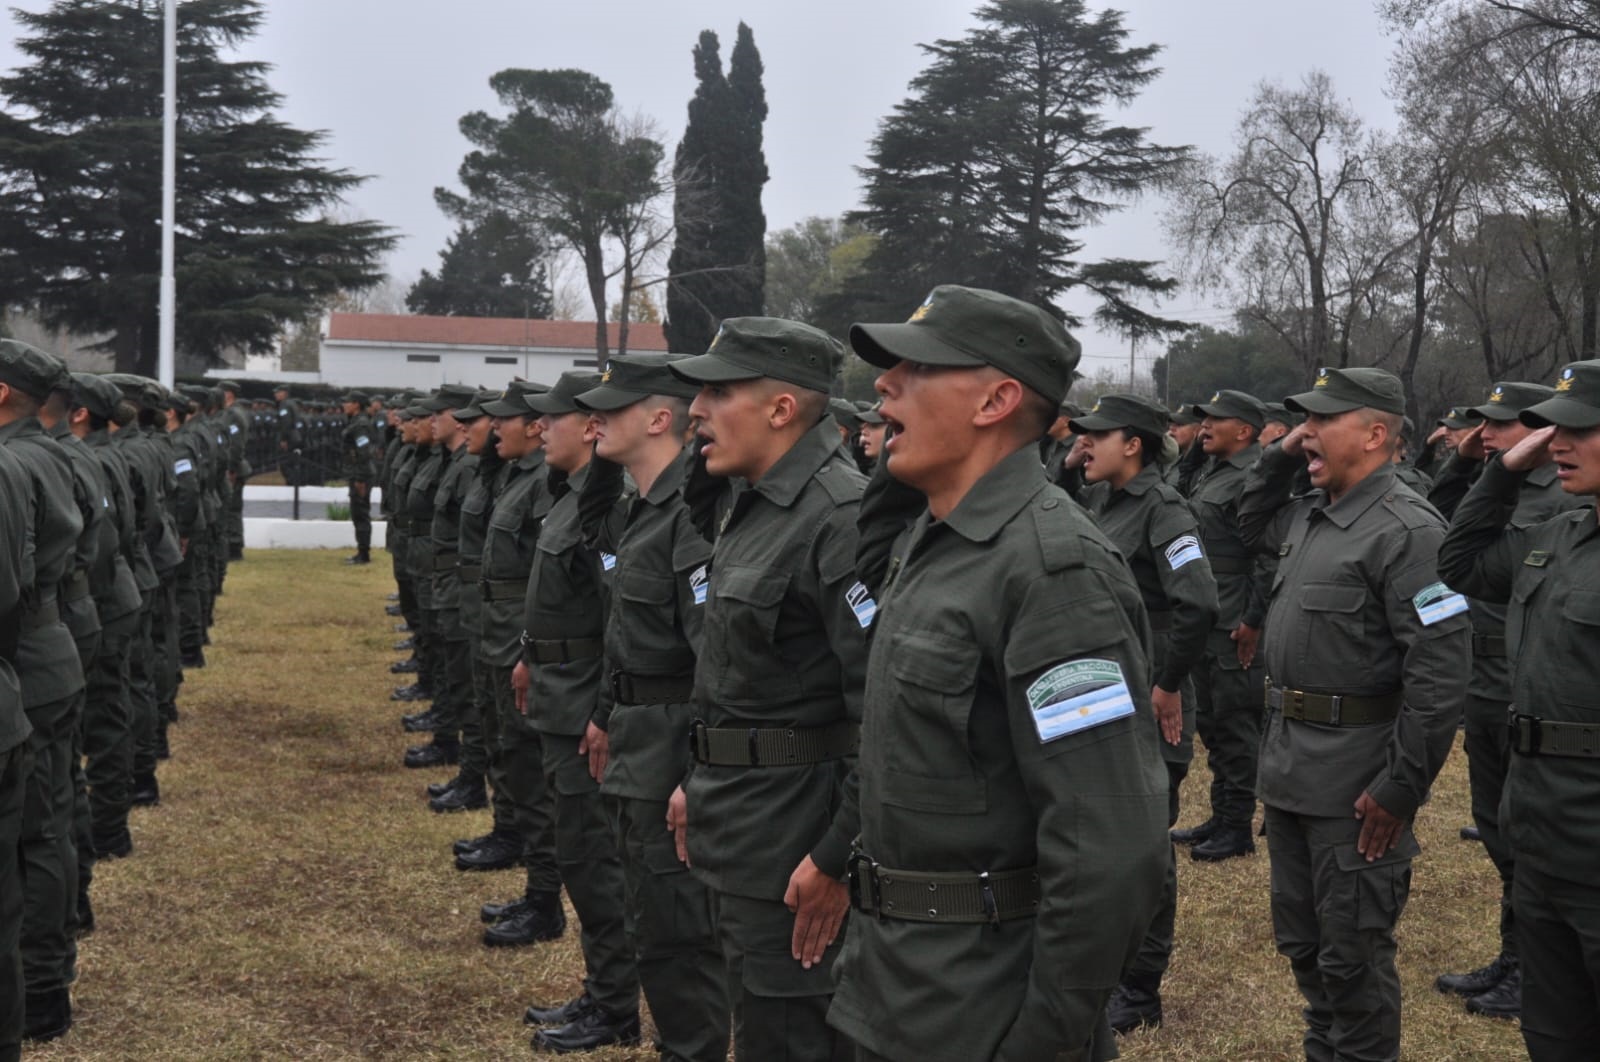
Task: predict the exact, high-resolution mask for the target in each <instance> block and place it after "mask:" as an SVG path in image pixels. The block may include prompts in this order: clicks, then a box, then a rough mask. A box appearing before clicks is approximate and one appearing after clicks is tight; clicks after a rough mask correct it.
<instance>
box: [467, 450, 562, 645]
mask: <svg viewBox="0 0 1600 1062" xmlns="http://www.w3.org/2000/svg"><path fill="white" fill-rule="evenodd" d="M502 475H503V476H504V477H505V478H504V483H503V485H502V486H501V487H500V489H499V490H498V492H497V493H496V495H495V499H494V506H493V507H492V508H491V509H490V511H489V519H488V522H487V525H486V528H485V536H484V540H483V579H484V601H483V616H482V623H481V627H480V631H481V633H482V644H481V646H480V647H479V650H478V655H479V657H480V658H482V659H483V660H487V661H488V662H489V663H490V664H493V665H494V666H495V667H505V668H509V667H512V666H513V665H515V664H516V662H517V660H518V659H519V658H520V657H521V655H522V642H521V635H522V630H523V622H522V621H523V611H524V608H523V605H524V602H525V601H526V599H527V596H528V573H529V571H530V570H531V569H532V568H533V558H534V551H535V550H536V549H537V547H538V544H539V532H540V528H541V526H542V525H543V524H544V519H545V517H546V516H548V515H549V513H550V505H551V502H552V499H551V497H550V491H549V486H548V485H549V482H550V470H549V468H547V467H546V466H545V463H544V454H543V453H541V452H539V451H537V450H536V451H534V452H533V453H531V454H528V455H526V456H524V457H521V458H518V459H517V460H516V461H513V462H511V463H509V464H507V465H505V466H504V468H503V471H502Z"/></svg>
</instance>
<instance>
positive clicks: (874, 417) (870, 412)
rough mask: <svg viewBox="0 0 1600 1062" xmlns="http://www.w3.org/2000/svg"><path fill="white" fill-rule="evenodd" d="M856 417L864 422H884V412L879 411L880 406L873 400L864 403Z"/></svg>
mask: <svg viewBox="0 0 1600 1062" xmlns="http://www.w3.org/2000/svg"><path fill="white" fill-rule="evenodd" d="M856 417H857V419H859V420H860V421H861V423H863V424H882V423H884V419H883V414H882V413H879V412H878V407H877V406H876V405H875V404H873V403H871V402H867V403H864V404H863V406H862V408H861V409H860V410H859V411H858V412H857V413H856Z"/></svg>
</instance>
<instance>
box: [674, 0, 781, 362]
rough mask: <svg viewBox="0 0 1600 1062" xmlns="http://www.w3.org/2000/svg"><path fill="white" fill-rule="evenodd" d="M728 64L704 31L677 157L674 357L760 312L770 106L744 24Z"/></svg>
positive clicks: (757, 55) (714, 39)
mask: <svg viewBox="0 0 1600 1062" xmlns="http://www.w3.org/2000/svg"><path fill="white" fill-rule="evenodd" d="M731 60H732V61H731V64H730V68H729V70H728V72H727V73H726V74H725V73H724V72H723V67H722V56H721V44H720V42H719V41H718V39H717V35H716V34H715V33H713V32H712V31H711V30H704V31H702V32H701V34H700V40H699V42H698V43H697V44H696V45H695V48H694V68H695V78H696V80H697V81H698V82H699V84H698V86H697V87H696V89H695V94H694V97H693V98H692V99H691V100H690V101H689V121H688V124H687V126H685V128H684V133H683V140H682V141H680V142H679V144H678V152H677V155H676V157H675V160H674V173H675V176H676V179H677V194H676V198H675V201H674V203H673V218H674V223H675V225H676V231H675V233H674V242H673V248H672V256H671V258H670V259H669V260H668V263H667V271H668V274H669V276H670V278H671V279H669V280H668V282H667V324H666V334H667V342H668V344H669V345H670V346H671V348H672V349H673V350H676V351H685V352H690V353H695V352H699V351H703V350H705V349H706V348H707V347H708V346H710V345H711V340H712V338H713V337H714V336H715V335H716V331H717V325H718V323H719V322H720V321H721V320H722V319H723V318H725V317H741V316H748V315H752V314H759V313H761V312H762V302H763V289H764V287H765V283H766V232H767V219H766V215H765V214H764V213H763V212H762V209H761V189H762V186H763V185H765V184H766V182H767V163H766V156H765V155H764V153H763V151H762V128H763V125H764V124H765V122H766V117H767V101H766V90H765V89H764V88H763V87H762V84H761V74H762V67H761V55H760V53H759V52H758V51H757V50H756V45H755V36H754V35H753V34H752V33H751V32H750V28H749V27H748V26H746V25H745V24H744V23H742V22H741V23H740V24H739V37H738V40H737V42H736V43H735V46H734V50H733V55H732V57H731Z"/></svg>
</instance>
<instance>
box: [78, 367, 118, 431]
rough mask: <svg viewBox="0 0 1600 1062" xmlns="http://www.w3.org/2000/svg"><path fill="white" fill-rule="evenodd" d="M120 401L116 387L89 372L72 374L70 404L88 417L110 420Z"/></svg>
mask: <svg viewBox="0 0 1600 1062" xmlns="http://www.w3.org/2000/svg"><path fill="white" fill-rule="evenodd" d="M121 401H122V392H121V391H120V390H118V389H117V385H116V384H114V383H112V382H111V381H109V380H106V379H103V378H102V377H99V376H96V375H94V374H93V373H89V372H75V373H73V374H72V402H73V404H74V405H78V406H82V407H83V408H84V409H87V410H88V411H89V415H90V416H95V417H99V418H100V419H101V420H110V419H111V418H112V416H113V415H115V413H116V409H117V406H118V404H119V403H121Z"/></svg>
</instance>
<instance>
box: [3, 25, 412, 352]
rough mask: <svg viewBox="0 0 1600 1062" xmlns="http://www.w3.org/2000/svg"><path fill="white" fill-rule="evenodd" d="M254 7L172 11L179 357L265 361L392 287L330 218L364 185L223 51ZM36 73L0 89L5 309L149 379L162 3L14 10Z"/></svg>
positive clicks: (243, 30) (370, 250)
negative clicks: (360, 296) (288, 119)
mask: <svg viewBox="0 0 1600 1062" xmlns="http://www.w3.org/2000/svg"><path fill="white" fill-rule="evenodd" d="M262 13H263V9H262V5H261V4H260V3H259V2H258V0H191V2H189V3H185V4H182V5H180V6H179V7H178V23H179V24H178V67H179V73H178V86H179V87H178V113H179V128H178V152H179V157H178V216H177V224H176V227H175V241H176V250H177V265H176V274H177V285H178V319H177V337H178V346H179V349H180V350H181V351H183V352H184V353H187V354H189V355H192V356H198V357H201V358H214V357H215V356H216V355H217V354H219V353H220V352H221V351H222V350H223V349H225V348H229V347H240V348H244V349H246V350H249V351H255V352H262V351H266V350H270V349H271V347H272V345H273V342H274V340H275V339H276V337H277V336H278V334H279V333H280V331H281V330H282V328H283V326H284V325H285V324H286V323H289V322H294V321H297V320H301V319H304V318H306V317H307V316H309V315H311V314H313V313H315V312H317V311H318V307H319V305H320V304H321V303H322V301H323V300H325V299H327V298H329V297H331V296H332V295H333V294H334V293H336V292H339V291H350V290H359V289H362V288H365V287H370V286H371V285H373V284H376V283H377V282H379V281H380V280H381V279H382V271H381V268H380V262H381V259H382V257H383V255H384V254H385V253H386V252H387V251H388V250H389V249H390V248H391V247H392V246H393V245H394V238H393V237H392V236H391V235H390V233H389V230H388V229H387V228H385V227H384V226H382V225H379V224H377V223H374V222H370V221H342V220H337V219H335V218H333V217H331V216H330V215H331V213H332V212H333V211H334V210H335V208H336V207H337V205H338V203H339V201H340V197H341V196H342V195H343V194H344V193H346V192H349V191H350V190H351V189H353V188H355V187H356V186H357V185H358V184H360V183H361V181H362V180H364V178H361V177H359V176H356V175H355V174H352V173H350V172H349V171H346V170H340V169H331V168H328V167H327V166H325V165H323V164H322V162H321V160H320V159H318V158H317V157H316V152H317V150H318V148H319V147H320V146H321V145H322V143H323V140H324V135H323V134H322V133H316V132H306V131H302V130H299V129H295V128H293V127H292V126H289V125H287V124H285V123H284V122H282V121H280V120H278V119H277V118H276V117H274V116H273V114H272V111H273V110H274V109H275V108H276V107H277V106H278V105H279V104H280V103H281V97H280V96H279V95H278V94H277V93H276V92H274V91H273V90H272V89H271V88H270V87H269V85H268V83H267V79H266V75H267V73H268V70H269V67H268V66H267V65H266V64H263V63H258V62H242V61H230V60H228V59H227V58H225V54H224V53H225V52H226V51H228V50H229V49H231V48H233V47H235V46H237V45H238V44H240V43H242V42H243V41H245V40H248V39H249V38H250V37H251V36H253V35H254V34H255V32H256V30H257V28H258V27H259V25H260V23H261V19H262ZM15 17H16V18H17V19H18V20H19V21H20V22H21V23H22V25H23V27H24V29H25V31H26V32H27V34H28V35H27V36H24V37H22V38H21V39H20V40H19V41H18V42H17V43H18V47H19V48H20V49H21V50H22V52H23V53H24V54H25V55H27V56H28V57H29V58H30V60H31V62H30V63H29V64H28V65H26V66H24V67H22V68H21V69H20V70H18V71H17V72H16V73H14V74H12V75H11V76H8V77H5V78H0V97H4V101H5V109H4V110H0V303H15V304H21V305H25V306H28V307H30V308H31V309H33V310H34V311H35V312H36V313H37V314H38V315H39V317H40V319H41V320H42V321H43V322H44V323H45V324H46V325H47V326H49V327H52V328H60V329H64V330H71V331H74V332H78V333H85V334H105V335H106V336H107V338H106V339H105V341H104V343H103V344H102V346H103V348H105V349H109V350H111V351H113V352H114V353H115V355H116V363H117V367H118V368H119V369H122V370H124V371H139V372H144V373H152V374H153V373H154V371H155V367H156V360H157V333H158V320H157V313H158V303H159V285H160V280H159V278H160V272H161V259H160V254H161V225H160V218H161V93H162V4H161V3H160V0H56V2H55V3H53V4H51V6H50V7H49V8H48V9H46V10H45V11H43V12H37V13H34V12H26V11H17V12H15Z"/></svg>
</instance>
